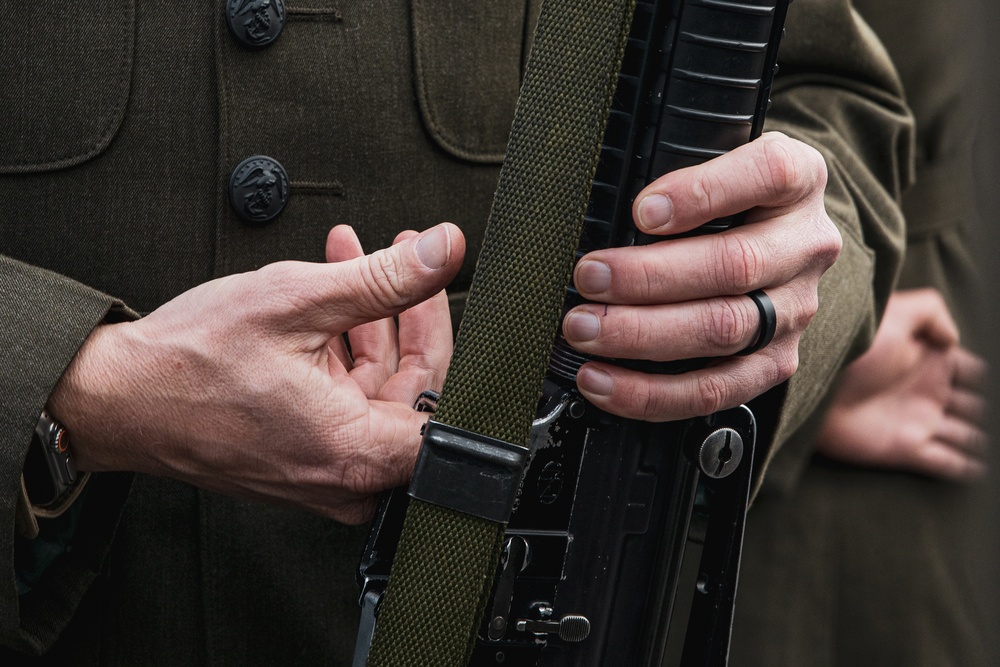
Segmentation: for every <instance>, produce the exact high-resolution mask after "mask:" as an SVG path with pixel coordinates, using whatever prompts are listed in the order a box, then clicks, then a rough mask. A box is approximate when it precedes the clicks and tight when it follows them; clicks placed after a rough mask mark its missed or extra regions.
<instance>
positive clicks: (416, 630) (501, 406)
mask: <svg viewBox="0 0 1000 667" xmlns="http://www.w3.org/2000/svg"><path fill="white" fill-rule="evenodd" d="M634 2H635V0H545V2H544V3H543V5H542V9H541V13H540V16H539V19H538V26H537V28H536V32H535V42H534V46H533V48H532V51H531V55H530V57H529V61H528V66H527V69H526V72H525V78H524V83H523V85H522V87H521V96H520V99H519V101H518V106H517V111H516V113H515V116H514V123H513V126H512V129H511V137H510V142H509V144H508V146H507V154H506V157H505V159H504V164H503V168H502V169H501V173H500V180H499V183H498V185H497V191H496V195H495V198H494V201H493V209H492V212H491V214H490V220H489V225H488V227H487V230H486V238H485V241H484V245H483V249H482V252H481V253H480V256H479V264H478V266H477V268H476V274H475V279H474V281H473V285H472V290H471V292H470V295H469V301H468V305H467V307H466V310H465V314H464V316H463V319H462V325H461V328H460V330H459V334H458V340H457V343H456V347H455V353H454V355H453V357H452V361H451V367H450V369H449V371H448V377H447V380H446V381H445V385H444V391H443V392H442V395H441V400H440V402H439V404H438V409H437V412H436V414H435V420H436V421H439V422H442V423H444V424H448V425H451V426H455V427H459V428H462V429H465V430H467V431H471V432H472V433H476V434H482V435H486V436H490V437H492V438H496V439H499V440H503V441H506V442H510V443H515V444H519V445H526V444H527V440H528V435H529V432H530V430H531V422H532V420H533V419H534V417H535V412H536V409H537V405H538V400H539V397H540V395H541V384H542V379H543V378H544V375H545V370H546V365H547V362H548V358H549V354H550V353H551V350H552V344H553V341H554V339H555V333H556V330H557V326H558V322H559V317H560V314H561V310H562V302H563V298H564V296H565V291H566V285H567V284H568V282H569V278H570V275H571V272H572V269H573V263H574V255H575V252H576V246H577V244H578V242H579V236H580V229H581V225H582V221H583V215H584V213H585V212H586V207H587V202H588V199H589V196H590V186H591V182H592V180H593V177H594V171H595V169H596V166H597V159H598V155H599V152H600V147H601V141H602V138H603V135H604V127H605V123H606V121H607V116H608V112H609V109H610V105H611V98H612V95H613V94H614V90H615V85H616V83H617V77H618V70H619V68H620V64H621V57H622V53H623V51H624V48H625V42H626V39H627V37H628V32H629V27H630V24H631V20H632V10H633V7H634ZM503 529H504V524H502V523H497V522H494V521H489V520H486V519H481V518H478V517H474V516H471V515H468V514H464V513H461V512H457V511H454V510H451V509H446V508H443V507H439V506H437V505H433V504H430V503H426V502H422V501H419V500H416V499H412V500H411V502H410V506H409V509H408V511H407V514H406V521H405V524H404V526H403V533H402V536H401V538H400V542H399V546H398V550H397V552H396V557H395V560H394V563H393V566H392V573H391V576H390V579H389V584H388V588H387V590H386V592H385V595H384V596H383V598H382V602H381V607H380V610H379V615H378V623H377V625H376V628H375V635H374V638H373V641H372V646H371V651H370V654H369V659H368V665H369V667H401V666H404V665H406V666H410V665H414V666H418V667H422V666H426V667H452V666H453V667H464V666H465V665H466V664H467V663H468V660H469V657H470V654H471V649H472V646H473V640H474V637H475V634H476V630H477V628H478V626H479V622H480V620H481V619H482V616H483V612H484V610H485V605H486V602H487V598H488V596H489V593H490V589H491V586H492V583H493V578H494V575H495V572H496V567H497V562H498V558H499V554H500V547H501V544H502V541H503Z"/></svg>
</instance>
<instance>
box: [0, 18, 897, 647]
mask: <svg viewBox="0 0 1000 667" xmlns="http://www.w3.org/2000/svg"><path fill="white" fill-rule="evenodd" d="M273 1H274V2H276V3H278V4H281V1H280V0H273ZM224 4H225V3H224V2H223V1H222V0H216V1H213V2H205V1H202V2H195V1H193V0H181V1H179V2H172V3H138V2H135V0H84V1H82V2H75V3H63V2H56V1H55V0H38V1H37V2H34V3H30V4H29V5H26V6H24V7H21V8H20V9H19V15H18V17H17V22H16V24H15V25H12V26H10V27H9V28H8V30H7V31H6V33H5V38H4V40H3V42H2V43H0V55H2V58H0V84H2V89H3V90H4V110H5V114H4V120H3V123H2V124H0V193H2V195H0V228H2V233H0V255H2V257H0V399H2V409H0V523H2V524H3V525H5V526H7V529H6V530H4V531H3V532H2V533H0V571H3V572H5V573H6V574H5V575H4V576H3V577H2V580H0V639H2V641H3V643H4V644H6V645H7V646H8V647H10V650H12V651H20V652H25V653H34V654H41V653H47V658H46V659H47V660H49V661H51V662H52V663H53V664H96V663H101V664H149V663H158V664H204V663H209V664H228V663H233V664H248V663H249V664H257V663H259V664H275V663H277V664H288V663H293V664H346V663H347V662H348V660H349V658H348V656H349V653H350V649H351V646H352V644H353V640H354V627H355V623H356V621H355V617H356V615H357V608H356V606H355V595H356V588H355V585H354V574H353V568H354V563H355V561H356V559H357V557H358V554H359V552H360V547H361V543H362V540H363V536H364V530H363V529H352V528H347V527H344V526H340V525H338V524H336V523H334V522H332V521H329V520H325V519H321V518H319V517H316V516H312V515H308V514H304V513H301V512H296V511H291V510H286V509H278V508H274V507H270V506H264V505H260V504H256V503H251V502H243V501H239V500H234V499H231V498H226V497H221V496H218V495H214V494H211V493H207V492H203V491H200V490H198V489H195V488H192V487H190V486H188V485H185V484H181V483H178V482H174V481H171V480H166V479H157V478H150V477H145V476H137V477H136V478H135V479H134V481H133V480H132V479H131V476H129V475H126V474H103V475H98V476H95V477H94V478H92V479H91V482H90V484H89V486H88V489H87V491H86V494H85V496H84V497H83V498H82V499H81V500H80V501H78V504H77V505H76V506H75V510H76V513H77V514H78V515H79V517H78V521H77V525H76V528H75V532H73V533H72V536H71V538H70V541H69V544H68V547H67V546H66V544H65V543H64V542H63V541H60V539H59V538H64V537H65V536H66V531H65V530H64V528H65V526H63V525H62V524H61V523H60V521H59V520H45V519H41V520H39V527H40V533H39V534H38V536H37V537H35V538H34V539H33V540H32V539H29V538H28V537H27V536H28V535H31V534H32V533H33V531H32V530H31V526H30V521H27V522H23V521H22V522H21V524H20V525H19V527H18V529H15V524H16V516H18V508H19V507H21V509H22V510H23V509H24V507H23V501H22V500H21V493H20V471H21V466H22V462H23V460H24V456H25V452H26V450H27V447H28V443H29V439H30V435H31V432H32V429H33V427H34V424H35V422H36V420H37V417H38V414H39V412H40V410H41V409H42V407H43V406H44V404H45V402H46V399H47V396H48V395H49V393H50V392H51V389H52V387H53V386H54V385H55V383H56V382H57V380H58V378H59V377H60V374H61V373H62V371H63V369H64V368H65V367H66V365H67V364H68V363H69V362H70V360H71V359H72V357H73V355H74V354H75V352H76V350H77V349H78V348H79V347H80V345H81V344H82V342H83V341H84V340H85V338H86V336H87V335H88V333H89V332H90V331H91V330H92V329H93V327H95V326H96V325H98V324H99V323H100V322H102V321H105V320H106V319H108V318H121V317H130V316H132V315H131V314H130V310H131V311H135V312H137V313H143V312H148V311H151V310H153V309H155V308H156V307H157V306H159V305H160V304H162V303H164V302H165V301H167V300H169V299H170V298H171V297H173V296H175V295H177V294H179V293H180V292H182V291H184V290H186V289H188V288H190V287H192V286H194V285H197V284H199V283H201V282H204V281H206V280H208V279H211V278H213V277H216V276H221V275H225V274H228V273H232V272H237V271H246V270H250V269H254V268H257V267H260V266H262V265H264V264H267V263H269V262H272V261H275V260H280V259H288V258H297V259H303V260H312V261H322V260H323V248H324V238H325V235H326V232H327V230H328V229H329V228H330V227H331V226H332V225H334V224H337V223H350V224H352V225H354V226H355V227H356V228H357V229H358V232H359V235H360V237H361V240H362V243H363V244H364V245H365V247H367V248H369V249H373V248H376V247H379V246H384V245H387V244H388V243H389V242H390V241H391V240H392V238H393V236H394V235H395V233H396V232H397V231H399V230H400V229H405V228H413V227H415V228H423V227H426V226H428V225H430V224H432V223H435V222H438V221H440V220H452V221H454V222H456V223H458V224H459V225H460V226H461V227H462V228H463V229H464V230H465V231H466V234H467V236H468V238H469V250H470V252H469V255H470V260H469V262H468V263H467V266H466V268H465V270H464V271H463V273H462V274H461V276H460V278H459V279H458V280H457V282H456V285H455V291H456V293H458V294H461V293H462V292H463V291H464V290H465V289H466V288H467V286H468V283H469V280H470V276H471V267H472V264H473V259H471V258H474V257H475V255H476V253H477V250H478V247H479V245H480V242H481V238H482V227H483V224H484V221H485V220H486V217H487V212H488V208H489V203H490V198H491V192H492V189H493V186H494V183H495V180H496V177H497V174H498V164H499V161H500V160H501V157H502V153H503V148H504V144H505V141H506V135H507V131H508V128H509V123H510V120H511V118H512V114H513V106H514V102H515V99H516V94H517V88H518V85H519V80H520V76H521V72H522V67H523V63H524V61H525V57H526V53H527V50H528V47H529V45H530V39H531V26H532V25H533V21H534V17H535V15H536V13H537V2H535V1H534V0H526V1H525V0H521V1H518V0H509V1H508V2H504V3H476V2H459V1H458V0H412V2H388V1H386V0H366V1H361V0H344V1H342V2H339V3H335V4H334V3H330V2H325V1H323V0H288V2H287V3H285V4H286V9H287V22H286V25H285V28H284V32H283V34H282V35H281V37H280V38H279V39H278V40H277V41H276V42H275V43H274V44H272V45H271V46H269V47H267V48H264V49H260V50H251V49H247V48H244V47H243V46H241V45H240V44H239V43H237V41H236V39H234V37H233V35H231V34H230V32H229V31H228V30H227V28H226V25H225V22H224V20H223V5H224ZM771 119H772V127H774V128H780V129H782V130H784V131H785V132H787V133H788V134H790V135H792V136H795V137H797V138H800V139H802V140H804V141H807V142H809V143H811V144H813V145H815V146H817V147H818V148H820V150H821V151H822V152H823V154H824V156H825V157H826V159H827V162H828V164H829V167H830V171H831V179H830V185H829V188H828V197H827V205H828V210H829V212H830V215H831V216H832V217H833V219H834V220H835V222H836V223H837V224H838V226H839V227H840V229H841V232H842V234H843V237H844V250H843V252H842V255H841V259H840V261H839V262H838V263H837V265H836V266H835V267H834V268H833V269H831V271H830V272H829V273H828V274H827V276H826V277H825V278H824V282H823V287H822V295H821V312H820V314H819V315H818V316H817V318H816V319H815V321H814V323H813V325H812V326H811V328H810V329H809V331H808V332H807V336H806V338H804V340H803V343H802V348H801V361H802V363H801V367H800V368H801V370H800V372H799V374H798V375H797V376H796V378H795V379H793V380H792V381H791V382H790V383H789V385H788V387H787V392H785V391H784V390H782V391H781V392H780V395H781V396H783V397H784V400H783V401H781V402H775V405H776V406H777V408H776V409H774V410H772V411H771V413H769V414H768V415H764V421H765V422H767V423H769V424H771V427H772V428H771V430H772V431H776V433H777V436H776V439H772V440H771V442H778V441H780V440H781V439H782V438H783V437H784V436H783V434H785V433H789V432H791V430H794V428H795V427H796V425H797V424H798V423H800V422H801V421H802V419H803V418H804V417H805V415H806V414H808V412H809V411H810V410H811V409H812V406H813V405H814V404H815V403H816V401H817V400H818V399H819V397H820V396H821V395H822V393H823V391H824V390H825V387H826V385H827V383H828V381H829V379H830V378H831V377H832V375H833V374H834V372H835V371H836V369H837V368H839V366H840V365H841V364H842V363H843V362H844V361H845V359H847V358H849V357H850V356H851V355H852V354H856V353H857V352H858V351H860V349H862V348H863V346H864V345H865V344H866V342H867V340H868V339H869V338H870V336H871V333H872V331H873V329H874V326H875V321H876V317H877V314H878V312H879V311H880V309H881V307H882V306H883V305H884V302H885V300H886V298H887V294H888V292H889V290H890V288H891V285H892V282H893V279H894V276H895V274H896V270H897V266H898V261H899V255H900V246H901V241H902V218H901V215H900V213H899V210H898V208H897V206H896V200H897V198H898V195H899V192H900V189H901V187H902V185H903V184H904V183H905V182H906V181H907V179H908V178H909V160H910V159H911V154H910V151H911V148H910V147H911V142H912V136H911V129H912V128H911V123H910V119H909V116H908V114H907V111H906V109H905V107H904V105H903V103H902V101H901V95H900V90H899V86H898V82H897V80H896V77H895V74H894V72H893V70H892V68H891V66H890V64H889V63H888V60H887V58H886V56H885V54H884V52H883V51H882V50H881V48H880V47H879V45H878V44H877V42H876V41H874V39H873V37H872V35H871V34H870V33H869V32H868V31H867V29H866V28H864V26H862V25H861V24H859V23H857V22H856V21H855V17H854V16H853V14H852V13H851V11H850V10H849V8H848V2H847V0H797V2H795V3H794V4H793V8H792V11H791V13H790V19H789V24H788V38H787V40H786V43H785V45H784V49H783V58H782V71H781V76H780V78H779V80H778V81H777V82H776V84H775V90H774V107H773V110H772V114H771ZM252 155H268V156H271V157H273V158H276V159H277V160H279V161H280V162H281V163H282V165H283V166H284V167H285V169H286V170H287V173H288V176H289V179H290V181H291V186H290V191H291V195H290V198H289V201H288V205H287V207H286V208H285V210H284V212H283V213H282V214H281V216H279V217H278V218H277V219H276V220H274V221H272V222H270V223H267V224H256V225H248V224H245V223H243V222H241V221H240V220H239V219H238V217H237V216H236V215H235V214H234V211H233V210H232V208H231V206H230V204H229V202H228V198H227V187H228V184H229V179H230V174H231V172H232V170H233V168H234V166H235V165H236V164H237V163H238V162H239V161H241V160H242V159H244V158H246V157H248V156H252ZM129 309H130V310H129ZM779 316H780V315H779ZM135 446H136V447H143V446H144V443H141V442H137V443H135ZM768 446H769V447H770V444H769V445H768ZM772 450H773V448H772V449H769V451H772ZM130 485H131V490H130V491H129V487H130ZM126 497H127V501H126ZM23 515H24V513H23V512H22V516H23ZM26 524H28V525H26ZM46 556H50V558H48V559H47V560H51V561H52V562H51V564H49V565H48V567H47V568H44V570H43V569H41V568H38V567H33V566H35V565H37V564H38V561H39V559H42V560H45V559H46V558H45V557H46ZM15 565H16V566H17V567H18V568H19V571H20V572H21V573H22V577H21V579H20V581H19V580H17V579H16V578H15V574H14V572H15ZM24 572H34V573H36V574H37V573H38V572H41V574H40V576H36V577H34V578H30V579H25V578H24V575H23V573H24ZM19 585H20V588H21V590H22V593H21V594H20V595H18V586H19ZM29 589H30V590H29ZM0 660H2V656H0Z"/></svg>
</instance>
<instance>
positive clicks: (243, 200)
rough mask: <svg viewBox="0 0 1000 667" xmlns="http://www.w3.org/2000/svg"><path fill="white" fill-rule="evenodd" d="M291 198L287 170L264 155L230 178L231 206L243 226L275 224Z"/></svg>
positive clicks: (238, 168) (248, 161) (250, 160)
mask: <svg viewBox="0 0 1000 667" xmlns="http://www.w3.org/2000/svg"><path fill="white" fill-rule="evenodd" d="M289 194H290V193H289V184H288V174H286V173H285V168H284V167H282V166H281V164H279V163H278V161H277V160H275V159H274V158H269V157H267V156H265V155H255V156H253V157H248V158H247V159H246V160H243V162H240V163H239V164H238V165H236V168H235V169H233V175H232V176H230V177H229V203H230V204H232V206H233V210H234V211H236V215H237V216H239V218H240V219H241V220H243V222H250V223H264V222H270V221H271V220H274V219H275V218H276V217H278V214H279V213H281V211H282V210H284V208H285V204H287V203H288V196H289Z"/></svg>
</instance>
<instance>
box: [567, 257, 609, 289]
mask: <svg viewBox="0 0 1000 667" xmlns="http://www.w3.org/2000/svg"><path fill="white" fill-rule="evenodd" d="M610 287H611V267H610V266H608V265H607V264H605V263H604V262H598V261H597V260H594V259H588V260H584V261H582V262H580V265H579V266H578V267H577V268H576V288H577V289H578V290H580V291H581V292H585V293H587V294H599V293H601V292H604V291H606V290H607V289H608V288H610Z"/></svg>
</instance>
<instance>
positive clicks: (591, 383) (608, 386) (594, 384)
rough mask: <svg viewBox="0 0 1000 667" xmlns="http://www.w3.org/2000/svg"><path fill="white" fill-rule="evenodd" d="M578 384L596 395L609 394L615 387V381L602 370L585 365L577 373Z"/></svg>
mask: <svg viewBox="0 0 1000 667" xmlns="http://www.w3.org/2000/svg"><path fill="white" fill-rule="evenodd" d="M576 384H577V386H578V387H580V389H582V390H583V391H586V392H589V393H591V394H594V395H595V396H609V395H610V394H611V390H612V389H614V386H615V381H614V380H612V379H611V376H610V375H608V374H607V373H605V372H604V371H602V370H598V369H596V368H589V367H587V366H584V367H583V368H581V369H580V372H579V373H577V375H576Z"/></svg>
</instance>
